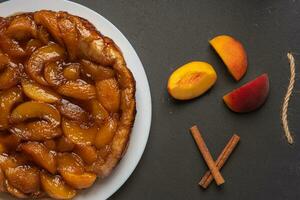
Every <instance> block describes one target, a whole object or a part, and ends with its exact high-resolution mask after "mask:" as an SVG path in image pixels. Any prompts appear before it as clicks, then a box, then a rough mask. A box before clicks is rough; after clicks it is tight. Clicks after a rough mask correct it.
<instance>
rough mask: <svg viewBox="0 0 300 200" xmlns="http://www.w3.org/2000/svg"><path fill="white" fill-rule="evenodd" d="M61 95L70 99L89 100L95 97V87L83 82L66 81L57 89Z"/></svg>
mask: <svg viewBox="0 0 300 200" xmlns="http://www.w3.org/2000/svg"><path fill="white" fill-rule="evenodd" d="M57 92H58V93H60V94H61V95H64V96H67V97H72V98H74V99H79V100H89V99H93V98H95V97H96V89H95V86H93V85H91V84H88V83H86V82H85V81H83V80H80V79H79V80H76V81H68V82H66V83H65V84H62V85H60V86H59V87H58V88H57Z"/></svg>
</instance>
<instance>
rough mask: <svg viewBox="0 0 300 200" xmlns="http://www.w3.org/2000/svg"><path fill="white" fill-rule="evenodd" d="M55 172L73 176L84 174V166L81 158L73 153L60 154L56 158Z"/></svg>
mask: <svg viewBox="0 0 300 200" xmlns="http://www.w3.org/2000/svg"><path fill="white" fill-rule="evenodd" d="M57 170H58V171H59V173H61V172H65V171H67V172H70V173H75V174H82V173H84V165H83V162H82V160H81V158H80V157H79V156H78V155H76V154H74V153H60V154H58V156H57Z"/></svg>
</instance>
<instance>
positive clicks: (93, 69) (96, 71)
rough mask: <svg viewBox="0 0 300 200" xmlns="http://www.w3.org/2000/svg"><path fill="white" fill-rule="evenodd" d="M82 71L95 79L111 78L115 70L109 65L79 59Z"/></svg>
mask: <svg viewBox="0 0 300 200" xmlns="http://www.w3.org/2000/svg"><path fill="white" fill-rule="evenodd" d="M80 63H81V67H82V71H83V73H84V74H85V76H87V77H91V78H92V79H93V80H95V81H101V80H104V79H109V78H113V77H114V76H115V72H114V70H113V69H111V68H109V67H103V66H101V65H97V64H95V63H93V62H91V61H89V60H81V62H80Z"/></svg>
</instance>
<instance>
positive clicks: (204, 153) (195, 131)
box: [190, 126, 225, 185]
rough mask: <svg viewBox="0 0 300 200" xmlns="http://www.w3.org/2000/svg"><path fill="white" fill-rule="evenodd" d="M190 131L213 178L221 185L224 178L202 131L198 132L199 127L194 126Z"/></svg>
mask: <svg viewBox="0 0 300 200" xmlns="http://www.w3.org/2000/svg"><path fill="white" fill-rule="evenodd" d="M190 131H191V133H192V135H193V137H194V140H195V142H196V143H197V145H198V148H199V150H200V152H201V154H202V156H203V158H204V160H205V162H206V164H207V166H208V168H209V169H210V171H211V174H212V176H213V177H214V179H215V181H216V183H217V185H221V184H223V183H224V182H225V180H224V178H223V177H222V175H221V173H220V171H219V169H218V168H217V166H216V163H215V161H214V160H213V158H212V156H211V154H210V152H209V150H208V148H207V146H206V144H205V142H204V140H203V138H202V135H201V133H200V131H199V130H198V128H197V126H193V127H191V128H190Z"/></svg>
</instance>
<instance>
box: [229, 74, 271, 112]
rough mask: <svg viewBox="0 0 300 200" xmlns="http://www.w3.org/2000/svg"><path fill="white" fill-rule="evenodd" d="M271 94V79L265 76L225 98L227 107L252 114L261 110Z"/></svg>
mask: <svg viewBox="0 0 300 200" xmlns="http://www.w3.org/2000/svg"><path fill="white" fill-rule="evenodd" d="M268 94H269V78H268V75H267V74H263V75H261V76H259V77H257V78H256V79H254V80H252V81H250V82H248V83H246V84H245V85H243V86H241V87H239V88H237V89H235V90H233V91H231V92H230V93H228V94H226V95H225V96H224V97H223V100H224V102H225V103H226V105H227V106H228V107H229V108H230V109H231V110H232V111H235V112H240V113H242V112H250V111H253V110H255V109H257V108H259V107H260V106H261V105H262V104H263V103H264V102H265V101H266V99H267V97H268Z"/></svg>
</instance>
